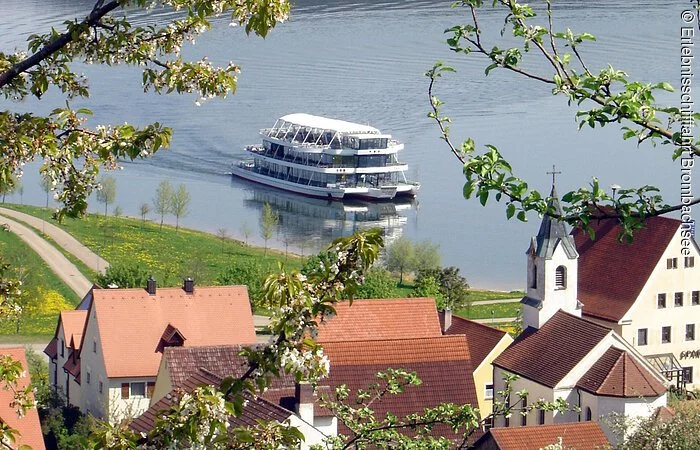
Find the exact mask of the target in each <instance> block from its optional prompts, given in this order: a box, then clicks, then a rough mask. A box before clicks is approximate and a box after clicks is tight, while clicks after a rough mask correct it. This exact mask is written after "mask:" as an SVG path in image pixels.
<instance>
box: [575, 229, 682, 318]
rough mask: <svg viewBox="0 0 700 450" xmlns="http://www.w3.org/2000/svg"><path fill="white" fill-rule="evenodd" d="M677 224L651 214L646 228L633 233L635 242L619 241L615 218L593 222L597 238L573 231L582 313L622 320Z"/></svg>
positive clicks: (669, 240) (674, 231)
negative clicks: (593, 238) (590, 237)
mask: <svg viewBox="0 0 700 450" xmlns="http://www.w3.org/2000/svg"><path fill="white" fill-rule="evenodd" d="M678 227H680V221H678V220H676V219H670V218H667V217H651V218H649V219H647V221H646V226H645V228H643V229H641V230H638V231H636V232H635V233H634V241H633V242H632V244H627V243H621V242H618V240H617V236H618V234H619V233H620V225H619V224H617V223H615V222H614V221H612V220H606V221H602V222H597V223H594V224H593V228H594V230H595V233H596V234H595V241H591V240H590V239H589V237H588V234H587V233H585V232H582V231H581V230H579V229H577V230H574V232H573V236H574V240H575V242H576V249H577V250H578V253H579V260H578V298H579V300H581V302H582V303H583V314H584V315H589V316H593V317H597V318H601V319H605V320H611V321H614V322H617V321H619V320H620V319H621V318H622V317H623V316H624V315H625V313H626V312H627V311H628V310H629V309H630V307H631V306H632V304H633V303H634V301H635V300H636V299H637V297H638V296H639V294H640V292H641V290H642V288H643V287H644V285H645V283H646V282H647V280H648V279H649V276H650V275H651V273H652V271H653V270H654V267H656V265H657V263H658V262H659V259H660V258H661V256H662V254H663V252H664V251H665V250H666V248H667V247H668V245H669V243H670V242H671V239H672V237H673V236H674V234H675V233H676V231H677V230H678Z"/></svg>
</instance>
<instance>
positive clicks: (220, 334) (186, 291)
mask: <svg viewBox="0 0 700 450" xmlns="http://www.w3.org/2000/svg"><path fill="white" fill-rule="evenodd" d="M80 318H82V319H83V320H82V323H80ZM66 342H67V344H66V345H67V349H68V351H66V350H64V349H63V345H64V344H65V343H66ZM254 342H255V329H254V326H253V316H252V313H251V310H250V303H249V301H248V293H247V289H246V287H245V286H220V287H197V288H195V287H194V282H193V281H192V280H191V279H188V280H185V283H184V285H183V287H182V288H160V289H158V288H157V286H156V283H155V281H154V280H149V282H148V286H147V288H146V289H93V290H92V299H91V302H90V304H89V307H88V309H87V310H76V311H70V312H62V313H61V316H60V318H59V324H58V326H57V330H56V334H55V337H54V339H53V340H52V341H51V343H50V344H49V345H48V346H47V348H46V350H45V352H46V353H47V354H48V355H49V357H50V358H51V364H52V365H53V366H52V367H53V368H54V370H55V371H56V372H57V375H56V376H55V377H54V379H53V380H54V386H55V387H56V388H57V389H60V390H61V391H63V393H64V395H65V396H66V400H67V402H68V403H69V404H72V405H74V406H77V407H79V408H80V409H81V410H82V411H83V412H85V413H90V414H92V415H94V416H97V417H101V418H105V419H109V420H110V421H118V420H120V419H122V418H125V417H135V416H138V415H140V414H141V413H142V412H143V411H145V410H146V409H147V408H148V406H149V404H150V398H151V397H152V395H153V391H154V389H155V382H156V375H157V373H158V367H159V365H160V359H161V355H162V353H163V351H164V350H165V349H166V348H168V347H178V346H185V347H192V346H201V345H217V344H235V343H239V344H249V343H254ZM59 366H60V367H59ZM61 371H63V372H64V373H63V374H61ZM64 377H65V378H64ZM64 383H65V388H64Z"/></svg>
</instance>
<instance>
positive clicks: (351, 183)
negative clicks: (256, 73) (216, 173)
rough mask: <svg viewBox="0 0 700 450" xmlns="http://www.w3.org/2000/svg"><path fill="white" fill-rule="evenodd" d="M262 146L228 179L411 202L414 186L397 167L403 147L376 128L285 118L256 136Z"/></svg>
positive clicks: (337, 196)
mask: <svg viewBox="0 0 700 450" xmlns="http://www.w3.org/2000/svg"><path fill="white" fill-rule="evenodd" d="M260 136H261V137H262V144H258V145H249V146H248V147H246V151H247V152H248V153H250V154H251V156H252V158H249V159H246V160H244V161H241V162H239V163H237V164H234V165H233V167H232V174H233V175H234V176H238V177H241V178H245V179H247V180H250V181H255V182H258V183H262V184H266V185H268V186H273V187H276V188H279V189H284V190H287V191H292V192H296V193H299V194H304V195H309V196H313V197H322V198H331V199H337V200H339V199H343V198H365V199H371V200H390V199H393V198H396V197H415V195H416V194H417V192H418V189H419V188H420V184H419V183H417V182H411V181H408V180H407V179H406V174H405V172H406V171H407V170H408V165H407V164H403V163H401V162H399V160H398V158H397V153H398V152H399V151H401V150H403V147H404V146H403V144H402V143H400V142H398V141H396V140H394V139H392V137H391V135H390V134H383V133H381V132H380V131H379V130H378V129H377V128H374V127H371V126H369V125H362V124H357V123H352V122H346V121H343V120H336V119H329V118H326V117H320V116H313V115H310V114H301V113H298V114H289V115H286V116H283V117H281V118H279V119H277V121H276V122H275V124H274V125H273V127H272V128H264V129H262V130H260Z"/></svg>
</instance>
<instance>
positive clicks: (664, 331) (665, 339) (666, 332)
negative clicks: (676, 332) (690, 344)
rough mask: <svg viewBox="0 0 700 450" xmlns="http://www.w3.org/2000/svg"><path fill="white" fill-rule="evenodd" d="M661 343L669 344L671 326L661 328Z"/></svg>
mask: <svg viewBox="0 0 700 450" xmlns="http://www.w3.org/2000/svg"><path fill="white" fill-rule="evenodd" d="M661 343H662V344H669V343H671V327H662V328H661Z"/></svg>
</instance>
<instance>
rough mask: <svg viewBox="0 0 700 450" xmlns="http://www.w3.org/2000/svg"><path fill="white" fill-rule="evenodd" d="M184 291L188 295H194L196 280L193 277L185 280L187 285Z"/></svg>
mask: <svg viewBox="0 0 700 450" xmlns="http://www.w3.org/2000/svg"><path fill="white" fill-rule="evenodd" d="M183 289H184V290H185V292H186V293H188V294H192V293H194V280H193V279H192V277H187V278H185V285H184V286H183Z"/></svg>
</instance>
